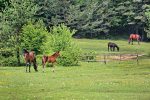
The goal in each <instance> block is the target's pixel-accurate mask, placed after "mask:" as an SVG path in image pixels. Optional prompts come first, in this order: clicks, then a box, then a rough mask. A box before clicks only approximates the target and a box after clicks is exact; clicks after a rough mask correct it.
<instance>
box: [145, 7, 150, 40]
mask: <svg viewBox="0 0 150 100" xmlns="http://www.w3.org/2000/svg"><path fill="white" fill-rule="evenodd" d="M147 8H148V10H147V11H146V12H145V15H146V17H147V27H146V28H145V31H146V32H147V37H148V38H150V5H149V6H148V5H147Z"/></svg>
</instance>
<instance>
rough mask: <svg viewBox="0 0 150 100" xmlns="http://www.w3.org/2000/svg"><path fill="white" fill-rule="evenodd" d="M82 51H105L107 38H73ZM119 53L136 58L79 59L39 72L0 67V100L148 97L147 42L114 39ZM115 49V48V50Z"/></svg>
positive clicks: (133, 99) (132, 99)
mask: <svg viewBox="0 0 150 100" xmlns="http://www.w3.org/2000/svg"><path fill="white" fill-rule="evenodd" d="M74 41H75V42H76V43H77V44H78V45H79V47H80V48H81V49H82V52H83V53H84V52H91V51H94V52H96V53H97V54H105V53H108V51H107V43H108V41H110V40H90V39H74ZM113 42H115V43H117V44H118V45H119V46H120V48H121V49H120V53H128V54H130V53H135V52H136V51H137V52H138V53H141V54H145V56H143V57H140V58H139V59H140V60H139V65H137V64H136V61H135V60H127V61H122V62H121V63H120V64H119V62H118V61H113V62H108V63H107V64H104V63H102V62H89V63H88V62H80V63H79V65H78V66H70V67H63V66H58V65H57V66H56V71H55V72H54V73H53V72H52V68H49V67H47V68H46V69H45V73H43V72H42V66H41V65H40V64H41V62H39V61H38V64H39V65H40V66H39V67H38V70H39V72H35V71H34V70H33V66H32V67H31V73H26V72H25V67H11V66H10V67H2V66H1V67H0V100H150V95H149V94H150V43H144V42H142V43H141V45H138V44H137V42H134V45H128V43H127V41H126V40H117V41H115V40H113ZM114 53H118V52H114Z"/></svg>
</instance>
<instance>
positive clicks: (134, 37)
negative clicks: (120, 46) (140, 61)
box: [129, 34, 141, 45]
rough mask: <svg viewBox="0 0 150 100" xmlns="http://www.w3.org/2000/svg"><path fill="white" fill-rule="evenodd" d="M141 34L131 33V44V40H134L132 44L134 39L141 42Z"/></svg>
mask: <svg viewBox="0 0 150 100" xmlns="http://www.w3.org/2000/svg"><path fill="white" fill-rule="evenodd" d="M140 39H141V37H140V35H138V34H130V37H129V44H130V42H132V45H133V40H137V42H138V44H140Z"/></svg>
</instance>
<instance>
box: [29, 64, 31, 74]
mask: <svg viewBox="0 0 150 100" xmlns="http://www.w3.org/2000/svg"><path fill="white" fill-rule="evenodd" d="M30 67H31V63H29V72H31V71H30Z"/></svg>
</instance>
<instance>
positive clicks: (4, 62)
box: [0, 53, 17, 66]
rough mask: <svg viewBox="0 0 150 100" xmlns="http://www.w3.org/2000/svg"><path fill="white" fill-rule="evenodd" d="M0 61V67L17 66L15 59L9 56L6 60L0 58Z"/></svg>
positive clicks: (2, 57)
mask: <svg viewBox="0 0 150 100" xmlns="http://www.w3.org/2000/svg"><path fill="white" fill-rule="evenodd" d="M5 54H6V53H5ZM0 59H1V60H0V66H17V59H16V57H14V56H10V55H9V57H7V58H6V57H4V56H0Z"/></svg>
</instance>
